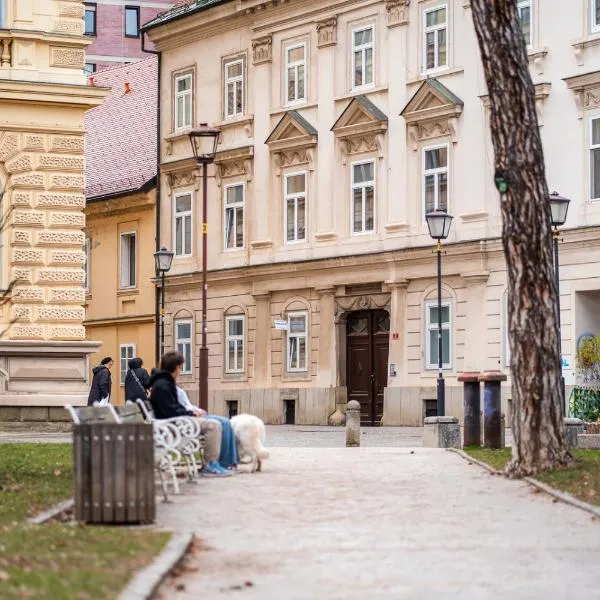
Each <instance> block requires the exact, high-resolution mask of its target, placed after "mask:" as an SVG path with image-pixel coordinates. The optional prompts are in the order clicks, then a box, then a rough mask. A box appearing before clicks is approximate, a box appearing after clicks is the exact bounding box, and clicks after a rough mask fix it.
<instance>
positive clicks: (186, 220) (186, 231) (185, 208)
mask: <svg viewBox="0 0 600 600" xmlns="http://www.w3.org/2000/svg"><path fill="white" fill-rule="evenodd" d="M173 230H174V233H173V237H174V238H175V256H191V255H192V194H190V193H186V194H181V195H179V196H175V200H174V212H173Z"/></svg>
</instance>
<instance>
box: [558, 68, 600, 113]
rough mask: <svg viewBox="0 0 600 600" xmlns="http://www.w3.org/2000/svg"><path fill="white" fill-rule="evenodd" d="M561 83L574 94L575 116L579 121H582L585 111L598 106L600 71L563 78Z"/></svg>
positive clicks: (599, 104)
mask: <svg viewBox="0 0 600 600" xmlns="http://www.w3.org/2000/svg"><path fill="white" fill-rule="evenodd" d="M563 81H564V82H565V83H566V84H567V87H568V88H569V89H570V90H571V91H572V92H573V93H574V94H575V103H576V104H577V115H578V117H579V118H580V119H583V114H584V112H585V111H586V110H591V109H595V108H598V107H599V106H600V71H592V72H590V73H583V74H582V75H575V76H573V77H565V78H564V79H563Z"/></svg>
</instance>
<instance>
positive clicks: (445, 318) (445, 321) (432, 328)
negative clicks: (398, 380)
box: [425, 300, 452, 369]
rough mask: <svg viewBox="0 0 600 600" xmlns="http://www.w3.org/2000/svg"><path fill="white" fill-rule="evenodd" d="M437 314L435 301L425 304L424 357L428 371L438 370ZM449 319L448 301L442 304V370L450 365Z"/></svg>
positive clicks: (450, 338) (450, 333) (450, 334)
mask: <svg viewBox="0 0 600 600" xmlns="http://www.w3.org/2000/svg"><path fill="white" fill-rule="evenodd" d="M438 314H439V313H438V304H437V300H436V301H435V302H427V303H426V304H425V320H426V328H427V333H426V338H425V346H426V348H425V355H426V361H427V368H428V369H437V368H438V334H439V323H438ZM450 319H451V315H450V303H449V302H448V301H445V302H442V365H443V367H444V369H449V368H450V365H451V363H452V355H451V353H450V350H451V346H452V331H451V321H450Z"/></svg>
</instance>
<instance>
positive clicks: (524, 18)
mask: <svg viewBox="0 0 600 600" xmlns="http://www.w3.org/2000/svg"><path fill="white" fill-rule="evenodd" d="M517 8H518V10H519V20H520V21H521V29H522V30H523V37H524V38H525V43H526V44H527V47H528V48H531V46H532V44H533V29H532V28H533V21H532V16H533V15H532V11H533V5H532V0H520V2H519V3H518V4H517Z"/></svg>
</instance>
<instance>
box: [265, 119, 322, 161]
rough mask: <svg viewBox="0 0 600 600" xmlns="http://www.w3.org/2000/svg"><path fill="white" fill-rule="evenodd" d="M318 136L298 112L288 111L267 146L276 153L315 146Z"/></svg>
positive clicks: (274, 130)
mask: <svg viewBox="0 0 600 600" xmlns="http://www.w3.org/2000/svg"><path fill="white" fill-rule="evenodd" d="M317 135H318V134H317V130H316V129H315V128H314V127H313V126H312V125H311V124H310V123H309V122H308V121H307V120H306V119H305V118H304V117H303V116H302V115H301V114H300V113H299V112H298V111H295V110H288V111H287V112H286V113H285V114H284V115H283V117H281V119H280V120H279V123H277V125H275V127H274V128H273V131H271V134H270V135H269V137H268V138H267V141H266V142H265V144H267V146H269V148H271V150H272V151H274V152H278V151H281V150H288V149H291V148H302V147H307V146H314V145H316V143H317Z"/></svg>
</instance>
